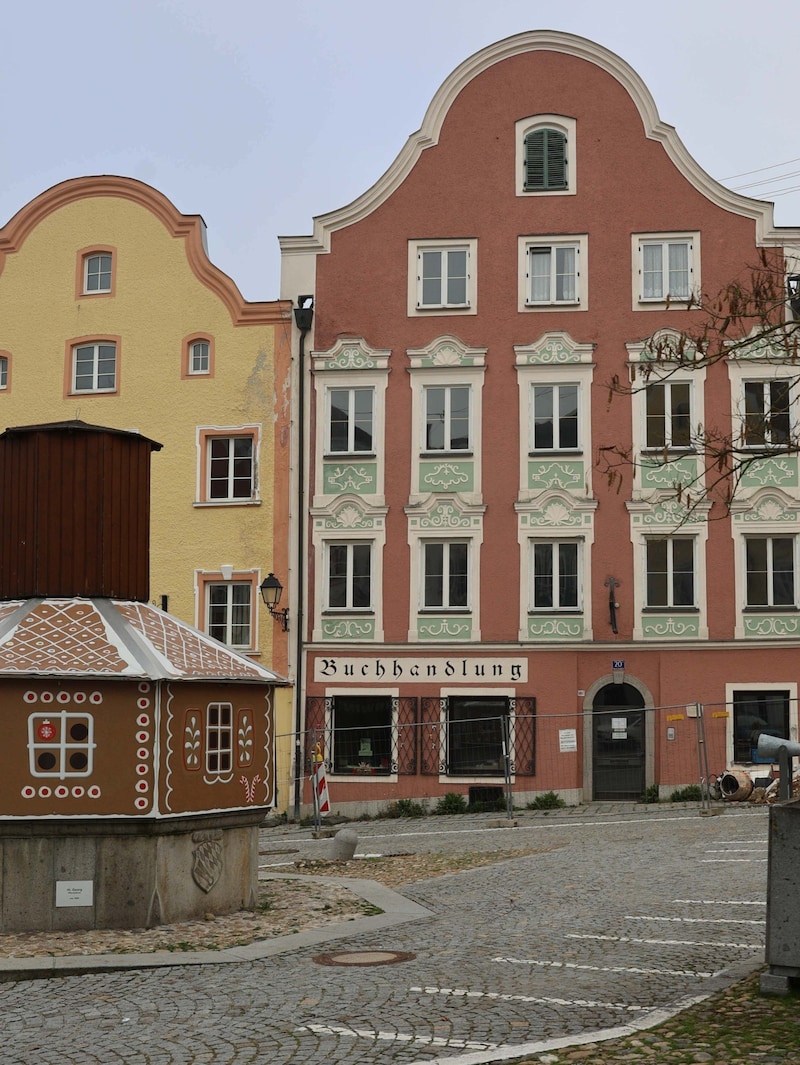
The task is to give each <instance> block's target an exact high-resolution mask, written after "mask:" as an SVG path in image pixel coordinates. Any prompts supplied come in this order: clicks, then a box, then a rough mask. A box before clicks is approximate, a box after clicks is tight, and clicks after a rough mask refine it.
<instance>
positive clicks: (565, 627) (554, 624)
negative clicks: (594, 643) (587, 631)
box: [528, 618, 583, 640]
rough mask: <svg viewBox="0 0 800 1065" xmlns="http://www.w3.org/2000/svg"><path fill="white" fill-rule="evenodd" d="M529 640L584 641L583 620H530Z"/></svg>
mask: <svg viewBox="0 0 800 1065" xmlns="http://www.w3.org/2000/svg"><path fill="white" fill-rule="evenodd" d="M528 639H529V640H582V639H583V618H528Z"/></svg>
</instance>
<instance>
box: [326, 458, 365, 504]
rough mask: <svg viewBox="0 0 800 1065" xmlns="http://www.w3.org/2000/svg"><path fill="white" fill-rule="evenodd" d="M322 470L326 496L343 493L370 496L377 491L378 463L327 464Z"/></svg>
mask: <svg viewBox="0 0 800 1065" xmlns="http://www.w3.org/2000/svg"><path fill="white" fill-rule="evenodd" d="M322 469H323V490H324V493H325V495H329V496H335V495H341V493H342V492H355V493H356V494H358V495H370V494H373V493H374V492H375V491H376V485H377V483H378V464H377V462H326V463H324V464H323V467H322Z"/></svg>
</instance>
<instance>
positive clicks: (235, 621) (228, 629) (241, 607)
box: [206, 581, 253, 648]
mask: <svg viewBox="0 0 800 1065" xmlns="http://www.w3.org/2000/svg"><path fill="white" fill-rule="evenodd" d="M206 596H207V609H206V618H207V621H206V631H207V632H208V635H209V636H213V637H214V639H215V640H219V642H220V643H225V644H227V645H228V646H229V647H246V648H249V647H252V646H253V644H252V631H253V624H252V609H253V586H252V583H251V582H250V581H209V582H208V583H207V584H206Z"/></svg>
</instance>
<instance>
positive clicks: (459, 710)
mask: <svg viewBox="0 0 800 1065" xmlns="http://www.w3.org/2000/svg"><path fill="white" fill-rule="evenodd" d="M447 702H448V707H447V772H448V774H450V775H451V776H457V775H468V776H496V775H498V774H502V773H503V770H504V758H503V750H504V747H505V743H504V734H505V733H506V731H507V729H508V715H509V704H508V699H507V698H505V697H504V696H494V697H491V696H490V697H486V696H483V697H481V696H478V697H473V696H450V698H449V699H448V701H447Z"/></svg>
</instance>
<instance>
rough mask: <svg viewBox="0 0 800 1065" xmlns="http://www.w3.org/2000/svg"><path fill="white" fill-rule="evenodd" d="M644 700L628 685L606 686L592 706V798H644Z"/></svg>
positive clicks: (619, 800) (601, 799)
mask: <svg viewBox="0 0 800 1065" xmlns="http://www.w3.org/2000/svg"><path fill="white" fill-rule="evenodd" d="M644 754H645V736H644V700H643V699H642V696H641V695H640V693H639V692H638V691H637V690H636V688H634V687H633V686H632V685H631V684H607V685H606V686H605V687H604V688H601V689H600V691H599V692H598V693H597V695H596V696H595V698H594V702H593V703H592V779H593V797H594V798H595V799H597V800H600V801H618V802H624V801H627V800H634V801H635V800H638V799H641V797H642V796H643V795H644V787H645V775H644Z"/></svg>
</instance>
